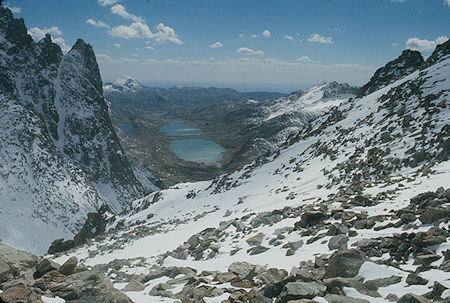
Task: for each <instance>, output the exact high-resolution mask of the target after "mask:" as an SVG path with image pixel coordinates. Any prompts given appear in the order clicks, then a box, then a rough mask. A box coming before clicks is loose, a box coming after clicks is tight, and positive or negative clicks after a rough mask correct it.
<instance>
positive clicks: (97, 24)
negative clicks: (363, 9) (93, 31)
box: [86, 18, 110, 28]
mask: <svg viewBox="0 0 450 303" xmlns="http://www.w3.org/2000/svg"><path fill="white" fill-rule="evenodd" d="M86 23H87V24H90V25H92V26H95V27H103V28H110V26H109V25H108V24H106V23H105V22H103V21H100V20H99V21H95V20H94V19H90V18H89V19H87V20H86Z"/></svg>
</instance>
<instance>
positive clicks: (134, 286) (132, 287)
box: [122, 281, 145, 291]
mask: <svg viewBox="0 0 450 303" xmlns="http://www.w3.org/2000/svg"><path fill="white" fill-rule="evenodd" d="M144 289H145V285H144V284H143V283H141V282H139V281H131V282H130V283H128V284H127V285H126V286H125V287H124V288H122V291H143V290H144Z"/></svg>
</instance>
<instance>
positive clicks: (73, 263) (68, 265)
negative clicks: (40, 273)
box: [58, 256, 78, 276]
mask: <svg viewBox="0 0 450 303" xmlns="http://www.w3.org/2000/svg"><path fill="white" fill-rule="evenodd" d="M77 264H78V258H77V257H75V256H73V257H70V258H69V259H68V260H67V261H66V262H64V264H63V265H61V267H60V268H59V270H58V271H59V272H60V273H62V274H63V275H66V276H68V275H70V274H72V273H73V271H74V269H75V268H76V267H77Z"/></svg>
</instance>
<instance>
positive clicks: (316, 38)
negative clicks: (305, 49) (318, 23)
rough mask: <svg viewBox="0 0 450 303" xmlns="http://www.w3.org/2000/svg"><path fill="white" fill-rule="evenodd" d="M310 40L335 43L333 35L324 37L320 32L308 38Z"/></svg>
mask: <svg viewBox="0 0 450 303" xmlns="http://www.w3.org/2000/svg"><path fill="white" fill-rule="evenodd" d="M308 42H317V43H324V44H330V43H333V39H332V38H331V37H324V36H321V35H319V34H312V35H311V37H309V38H308Z"/></svg>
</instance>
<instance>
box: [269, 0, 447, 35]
mask: <svg viewBox="0 0 450 303" xmlns="http://www.w3.org/2000/svg"><path fill="white" fill-rule="evenodd" d="M449 1H450V0H449ZM262 35H263V36H264V37H270V31H269V30H268V29H266V30H264V31H263V32H262Z"/></svg>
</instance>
